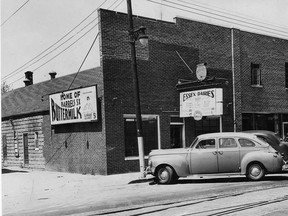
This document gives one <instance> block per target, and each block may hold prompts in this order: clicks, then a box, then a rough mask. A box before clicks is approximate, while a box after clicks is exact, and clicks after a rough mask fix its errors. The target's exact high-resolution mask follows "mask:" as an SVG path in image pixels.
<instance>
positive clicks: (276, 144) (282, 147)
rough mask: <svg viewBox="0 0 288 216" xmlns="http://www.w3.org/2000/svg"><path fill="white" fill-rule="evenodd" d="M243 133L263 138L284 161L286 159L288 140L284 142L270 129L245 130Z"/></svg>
mask: <svg viewBox="0 0 288 216" xmlns="http://www.w3.org/2000/svg"><path fill="white" fill-rule="evenodd" d="M245 133H252V134H255V135H256V136H257V137H258V138H260V139H263V140H264V141H265V142H267V143H269V145H271V146H272V147H273V148H274V149H276V150H277V151H278V152H280V153H281V154H282V156H283V159H284V160H285V161H288V142H285V141H284V140H283V139H281V138H280V136H279V135H277V134H275V132H272V131H266V130H251V131H245Z"/></svg>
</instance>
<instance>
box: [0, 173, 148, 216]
mask: <svg viewBox="0 0 288 216" xmlns="http://www.w3.org/2000/svg"><path fill="white" fill-rule="evenodd" d="M149 180H151V176H150V178H149V177H147V178H145V179H141V178H140V173H127V174H118V175H109V176H101V175H82V174H73V173H63V172H48V171H33V170H24V169H10V168H9V169H2V213H3V215H27V214H25V212H29V211H31V210H35V211H38V212H41V209H42V210H43V209H46V210H47V208H49V206H51V208H52V207H53V208H55V207H57V206H59V208H60V207H65V206H69V205H79V204H80V202H82V203H86V202H87V203H88V202H89V201H91V200H89V199H92V197H93V202H95V200H97V197H99V196H97V194H99V193H101V197H103V196H113V193H112V191H113V189H117V188H121V187H126V186H127V185H128V184H129V183H130V184H131V183H140V182H147V181H149ZM108 191H109V193H108ZM115 191H117V190H115ZM105 192H106V193H105ZM105 194H106V195H105ZM114 196H115V194H114ZM106 198H107V199H109V197H106ZM87 199H88V200H87Z"/></svg>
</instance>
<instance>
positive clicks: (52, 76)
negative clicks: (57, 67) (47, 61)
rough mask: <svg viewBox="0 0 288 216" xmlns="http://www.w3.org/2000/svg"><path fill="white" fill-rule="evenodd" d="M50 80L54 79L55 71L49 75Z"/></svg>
mask: <svg viewBox="0 0 288 216" xmlns="http://www.w3.org/2000/svg"><path fill="white" fill-rule="evenodd" d="M49 75H50V78H51V80H53V79H55V77H56V75H57V73H56V72H55V71H52V72H50V73H49Z"/></svg>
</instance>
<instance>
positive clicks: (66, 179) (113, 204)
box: [2, 172, 288, 216]
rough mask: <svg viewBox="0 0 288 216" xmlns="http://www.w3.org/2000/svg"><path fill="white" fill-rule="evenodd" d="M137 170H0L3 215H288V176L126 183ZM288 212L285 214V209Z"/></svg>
mask: <svg viewBox="0 0 288 216" xmlns="http://www.w3.org/2000/svg"><path fill="white" fill-rule="evenodd" d="M137 175H138V174H135V173H132V174H124V175H114V176H91V175H79V174H67V173H53V172H32V173H31V172H17V173H11V174H2V184H3V191H2V193H3V194H2V199H3V213H4V215H17V216H18V215H29V216H33V215H37V216H38V215H229V214H230V215H269V214H270V213H271V214H272V213H273V215H274V216H275V215H277V216H279V215H287V213H286V212H288V197H287V195H288V184H287V183H288V175H287V174H285V175H273V176H270V177H266V178H265V180H264V181H261V182H251V181H247V180H246V178H243V177H227V176H225V177H209V178H208V177H204V178H200V177H197V176H194V177H190V178H186V179H180V180H179V182H178V183H177V184H173V185H157V184H155V185H149V183H148V182H145V183H136V184H128V183H129V182H130V181H131V180H133V179H135V178H136V176H137ZM283 212H284V213H285V214H284V213H283Z"/></svg>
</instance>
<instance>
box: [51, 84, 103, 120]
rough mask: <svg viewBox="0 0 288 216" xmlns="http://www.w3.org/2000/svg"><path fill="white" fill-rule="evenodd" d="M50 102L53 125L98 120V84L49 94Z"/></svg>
mask: <svg viewBox="0 0 288 216" xmlns="http://www.w3.org/2000/svg"><path fill="white" fill-rule="evenodd" d="M49 104H50V120H51V125H59V124H68V123H79V122H90V121H97V120H98V110H97V88H96V86H90V87H85V88H79V89H74V90H69V91H65V92H60V93H55V94H52V95H49Z"/></svg>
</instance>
